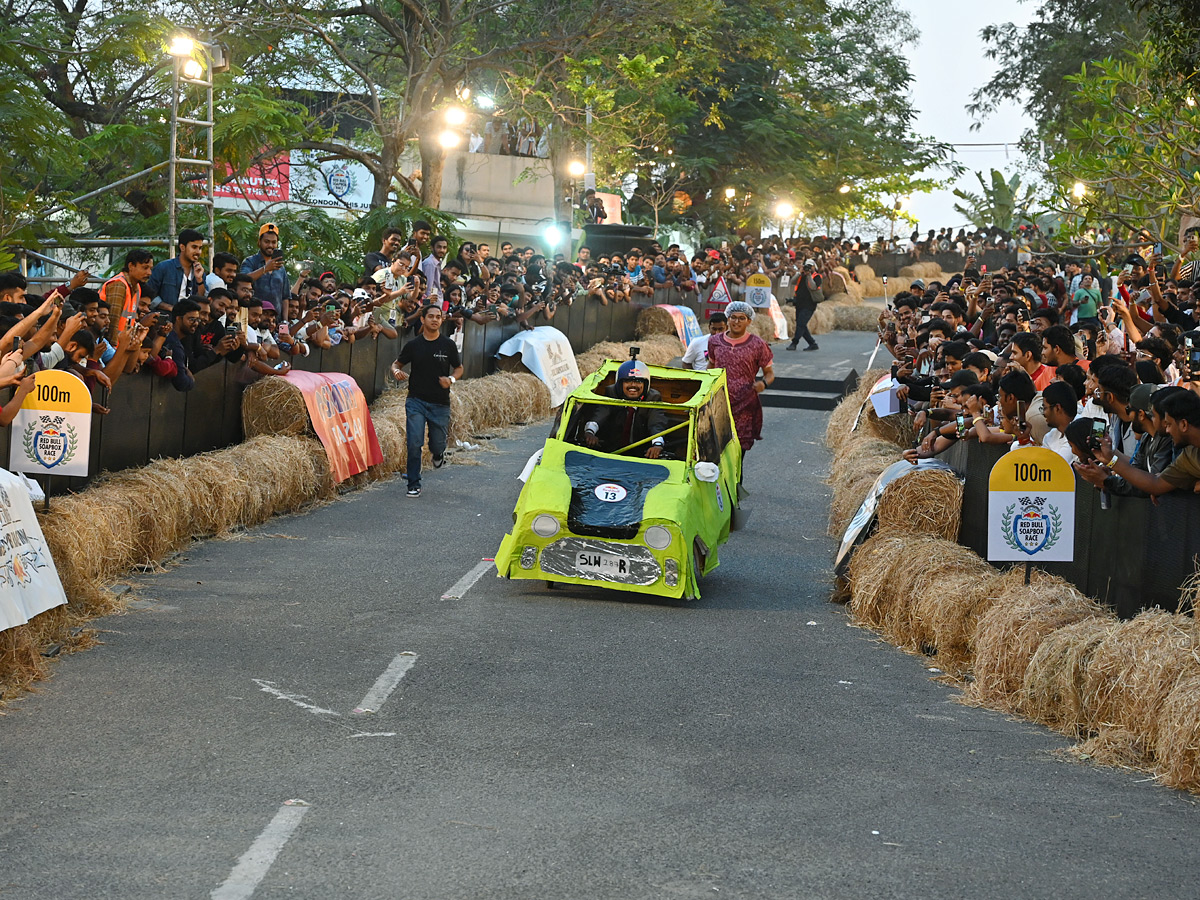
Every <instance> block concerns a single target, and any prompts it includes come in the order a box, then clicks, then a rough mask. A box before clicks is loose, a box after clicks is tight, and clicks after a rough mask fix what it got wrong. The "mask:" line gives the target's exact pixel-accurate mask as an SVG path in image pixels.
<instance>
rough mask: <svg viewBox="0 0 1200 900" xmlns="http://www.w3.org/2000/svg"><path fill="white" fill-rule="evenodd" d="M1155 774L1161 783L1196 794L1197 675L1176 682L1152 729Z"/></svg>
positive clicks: (1199, 786)
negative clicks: (1153, 735)
mask: <svg viewBox="0 0 1200 900" xmlns="http://www.w3.org/2000/svg"><path fill="white" fill-rule="evenodd" d="M1154 734H1155V741H1154V744H1153V750H1154V759H1155V771H1156V772H1157V773H1158V776H1159V778H1160V779H1161V780H1162V782H1163V783H1164V784H1168V785H1170V786H1171V787H1176V788H1183V789H1184V790H1188V791H1192V792H1193V793H1200V674H1192V675H1188V676H1186V677H1184V678H1181V679H1180V680H1179V681H1178V682H1176V684H1175V686H1174V688H1172V689H1171V692H1170V693H1169V694H1168V695H1167V697H1166V699H1165V700H1163V703H1162V706H1161V708H1160V709H1159V713H1158V721H1157V722H1156V723H1155V727H1154Z"/></svg>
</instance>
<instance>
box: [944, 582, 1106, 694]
mask: <svg viewBox="0 0 1200 900" xmlns="http://www.w3.org/2000/svg"><path fill="white" fill-rule="evenodd" d="M1003 578H1004V584H1003V585H1000V586H999V590H998V592H997V594H996V597H995V598H994V602H993V603H992V606H991V608H990V609H989V610H988V611H987V612H986V613H985V614H984V615H983V616H982V617H980V619H979V622H978V625H977V626H976V628H975V635H974V638H973V644H974V647H975V666H974V674H975V680H974V682H972V684H971V685H970V686H969V688H968V689H967V695H968V697H969V698H970V699H972V700H974V701H975V702H977V703H980V704H982V705H985V706H992V707H995V708H997V709H1004V710H1010V711H1015V708H1016V705H1017V703H1018V700H1019V698H1018V695H1019V692H1020V690H1021V687H1022V685H1023V684H1024V681H1025V670H1026V668H1027V667H1028V666H1029V661H1030V660H1031V659H1033V655H1034V654H1035V653H1036V652H1037V650H1038V647H1039V646H1041V643H1042V641H1043V640H1045V639H1046V637H1047V636H1049V635H1050V634H1051V633H1053V632H1054V631H1057V630H1058V629H1059V628H1063V627H1065V626H1067V625H1071V624H1074V623H1075V622H1079V621H1082V620H1083V619H1088V618H1100V617H1103V616H1104V615H1105V610H1104V609H1103V608H1102V607H1100V606H1098V605H1097V604H1096V603H1095V602H1094V601H1092V600H1089V599H1088V598H1087V597H1085V596H1083V595H1082V594H1081V593H1079V591H1077V590H1076V589H1075V588H1074V587H1073V586H1072V585H1070V584H1069V583H1067V582H1066V581H1064V580H1063V579H1062V578H1059V577H1057V576H1054V575H1047V574H1046V573H1045V572H1041V571H1037V570H1035V571H1034V572H1033V573H1032V577H1031V581H1030V584H1028V585H1026V584H1025V583H1024V579H1025V573H1024V570H1023V569H1021V568H1013V569H1010V570H1009V571H1008V572H1007V573H1005V575H1004V576H1003Z"/></svg>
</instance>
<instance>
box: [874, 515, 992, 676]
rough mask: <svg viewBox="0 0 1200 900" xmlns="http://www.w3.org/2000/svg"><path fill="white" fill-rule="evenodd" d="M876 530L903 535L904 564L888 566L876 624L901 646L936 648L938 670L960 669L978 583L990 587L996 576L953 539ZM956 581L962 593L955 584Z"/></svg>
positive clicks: (922, 649) (965, 655) (964, 662)
mask: <svg viewBox="0 0 1200 900" xmlns="http://www.w3.org/2000/svg"><path fill="white" fill-rule="evenodd" d="M880 533H881V534H892V535H897V536H898V537H900V538H902V544H903V548H904V549H903V550H902V551H901V554H900V555H901V557H902V558H903V559H904V560H905V564H904V566H903V568H901V569H899V570H893V571H892V582H891V584H890V585H889V589H888V591H887V593H886V594H885V595H884V596H885V599H887V600H889V601H890V602H888V603H887V604H886V607H885V608H884V609H883V615H882V617H881V620H880V623H879V625H878V628H879V630H880V631H881V633H882V634H883V635H884V636H885V637H886V638H887V639H888V640H890V641H891V642H892V643H894V644H896V645H897V646H898V647H901V648H903V649H905V650H909V651H912V652H916V653H924V654H930V655H934V654H936V656H937V658H938V660H939V665H941V667H942V668H943V670H945V671H947V672H950V673H951V674H955V675H959V674H963V673H965V671H966V670H967V669H968V668H969V665H970V653H969V649H968V648H969V639H968V636H967V635H966V634H965V633H964V632H965V631H966V629H965V627H964V623H965V622H967V621H970V615H969V612H970V611H971V610H973V609H974V608H975V606H976V601H977V600H978V599H979V594H980V591H981V589H982V591H983V592H984V593H985V594H987V593H989V592H990V590H991V589H992V586H993V584H994V582H995V581H996V580H997V579H998V578H999V576H998V575H997V574H996V572H995V570H994V569H992V567H991V566H989V565H988V564H987V563H986V562H984V561H983V560H982V559H980V558H979V556H978V555H976V554H975V553H974V552H973V551H971V550H969V549H968V548H966V547H962V546H960V545H958V544H956V543H954V542H953V541H947V540H945V539H943V538H939V537H936V536H933V535H927V534H914V533H911V532H895V531H885V530H883V529H881V530H880ZM960 586H961V587H962V588H963V589H964V591H965V593H959V592H957V591H955V590H954V589H955V588H956V587H960ZM943 647H944V648H945V649H944V650H943Z"/></svg>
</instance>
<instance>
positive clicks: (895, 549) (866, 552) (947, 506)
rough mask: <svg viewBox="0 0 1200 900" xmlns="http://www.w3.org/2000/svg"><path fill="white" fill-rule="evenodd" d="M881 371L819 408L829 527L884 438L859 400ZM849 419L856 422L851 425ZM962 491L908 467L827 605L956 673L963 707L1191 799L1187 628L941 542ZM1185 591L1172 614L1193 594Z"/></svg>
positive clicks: (1186, 621)
mask: <svg viewBox="0 0 1200 900" xmlns="http://www.w3.org/2000/svg"><path fill="white" fill-rule="evenodd" d="M881 374H883V373H882V372H869V373H867V374H866V375H864V376H863V378H862V380H861V382H860V384H859V386H858V389H857V391H855V393H854V394H851V395H850V396H848V397H847V398H846V399H845V400H843V401H842V403H841V404H839V406H838V407H837V409H835V410H834V412H833V414H832V415H831V416H830V421H829V425H828V428H827V431H826V435H825V443H826V445H827V446H828V447H829V448H830V449H831V450H832V451H833V453H834V459H833V462H832V465H831V468H830V483H831V484H833V486H834V496H833V500H832V502H831V504H830V522H831V530H833V531H835V532H836V531H839V530H840V528H842V527H843V525H844V523H845V522H847V521H848V520H849V518H850V517H851V516H852V515H853V513H854V511H855V510H856V509H857V507H858V505H859V504H860V503H861V501H862V499H863V497H864V496H865V494H866V491H867V490H868V489H869V486H870V484H871V482H873V481H874V478H875V475H876V474H877V472H878V471H881V470H882V469H883V468H884V467H886V465H888V464H889V463H890V461H892V460H893V459H895V458H896V457H897V456H898V453H899V448H898V447H897V446H896V445H895V444H894V443H891V442H889V441H888V440H886V439H885V438H893V439H895V438H898V437H899V435H898V434H897V433H896V429H894V428H892V427H891V426H890V423H888V422H887V421H886V420H885V421H883V422H880V421H879V420H877V419H873V418H872V414H871V413H869V412H861V413H860V410H861V409H862V405H863V402H864V400H865V399H866V396H867V394H868V392H869V390H870V387H871V385H872V384H874V382H875V381H876V380H877V378H878V376H880V375H881ZM856 421H857V422H858V428H857V430H853V429H854V425H855V422H856ZM961 504H962V486H961V484H960V483H959V482H958V479H957V478H955V477H954V476H952V475H949V474H947V473H944V472H934V471H930V472H915V473H913V474H911V475H907V476H905V477H903V478H900V479H898V480H897V481H895V482H893V483H892V484H890V485H888V487H887V488H885V489H884V491H883V494H882V495H881V497H880V500H879V505H878V508H877V513H876V518H877V525H878V527H877V531H876V533H875V534H873V535H872V536H870V537H869V538H867V539H866V540H865V541H864V542H863V543H862V544H861V545H859V546H858V547H857V548H856V550H855V552H854V555H853V557H852V558H851V560H850V565H849V575H848V579H847V581H846V582H845V583H843V584H841V585H839V588H840V595H835V599H845V600H847V601H848V609H849V612H850V615H851V616H852V617H853V619H854V621H855V622H856V623H857V624H860V625H863V626H864V627H868V628H871V629H874V630H876V631H878V632H879V633H880V634H882V635H883V636H884V637H886V638H887V639H888V640H889V641H891V642H892V643H894V644H896V645H897V646H899V647H901V648H903V649H905V650H906V651H909V652H912V653H920V654H924V655H926V656H929V657H931V658H932V660H933V661H934V662H935V664H936V665H937V666H938V667H939V668H941V669H942V670H943V671H944V672H946V673H947V674H948V675H950V676H952V677H954V678H957V679H966V680H967V681H965V683H964V684H963V687H964V691H965V698H966V700H968V701H969V702H970V703H973V704H976V705H980V706H987V707H990V708H993V709H998V710H1002V711H1004V712H1007V713H1016V714H1020V715H1024V716H1026V717H1028V718H1030V719H1032V720H1034V721H1036V722H1040V723H1042V724H1045V725H1048V726H1049V727H1051V728H1054V729H1055V730H1057V731H1060V732H1062V733H1064V734H1066V735H1069V736H1070V737H1072V738H1074V739H1077V740H1079V741H1081V742H1082V743H1080V744H1079V745H1078V747H1077V748H1076V755H1077V756H1078V757H1079V758H1081V759H1087V760H1091V761H1093V762H1096V763H1100V764H1110V765H1121V766H1127V767H1136V768H1139V769H1142V770H1144V771H1148V772H1152V773H1154V774H1155V775H1156V776H1157V777H1158V778H1159V779H1160V780H1161V781H1163V782H1164V783H1165V784H1169V785H1172V786H1174V787H1179V788H1184V789H1186V790H1190V791H1193V792H1196V793H1200V631H1198V630H1197V626H1196V623H1195V621H1194V619H1193V618H1192V617H1191V616H1189V615H1184V614H1173V613H1167V612H1163V611H1162V610H1158V609H1153V610H1147V611H1145V612H1142V613H1141V614H1140V615H1138V616H1137V617H1135V618H1133V619H1131V620H1129V621H1125V622H1122V621H1119V620H1117V618H1116V616H1115V615H1114V614H1113V612H1112V611H1111V610H1109V609H1107V608H1105V607H1103V606H1101V605H1100V604H1098V603H1096V602H1095V601H1093V600H1091V599H1090V598H1088V597H1086V596H1084V595H1083V594H1081V593H1080V592H1079V591H1078V590H1077V589H1076V588H1074V587H1073V586H1072V585H1071V584H1069V583H1068V582H1066V581H1065V580H1063V579H1061V578H1058V577H1056V576H1051V575H1047V574H1046V573H1044V572H1040V571H1037V570H1034V571H1033V572H1031V573H1030V583H1029V584H1026V583H1025V573H1024V571H1023V570H1022V569H1020V568H1014V569H1010V570H1009V571H1007V572H1001V571H999V570H997V569H995V568H993V567H991V566H990V565H988V564H987V563H986V562H985V561H984V560H982V559H980V558H979V557H978V556H977V555H976V554H974V553H973V552H972V551H970V550H968V549H966V548H964V547H960V546H959V545H958V544H956V543H953V540H954V538H955V537H956V535H957V529H958V526H959V524H960V523H961ZM1196 592H1197V587H1196V585H1192V586H1191V587H1190V588H1189V589H1188V590H1186V591H1185V596H1184V597H1183V605H1182V606H1181V608H1184V609H1188V608H1190V606H1191V605H1192V604H1193V603H1194V602H1195V599H1196V598H1195V594H1196Z"/></svg>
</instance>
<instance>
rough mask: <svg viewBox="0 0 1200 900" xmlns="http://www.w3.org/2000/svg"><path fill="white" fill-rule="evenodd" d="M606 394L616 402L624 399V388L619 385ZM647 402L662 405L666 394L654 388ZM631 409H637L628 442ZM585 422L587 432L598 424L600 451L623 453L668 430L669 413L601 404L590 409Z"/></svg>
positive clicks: (631, 423) (612, 386) (643, 450)
mask: <svg viewBox="0 0 1200 900" xmlns="http://www.w3.org/2000/svg"><path fill="white" fill-rule="evenodd" d="M604 393H605V394H606V395H607V396H609V397H612V398H614V399H621V398H622V397H623V395H622V393H621V388H620V385H616V384H610V385H609V386H608V387H606V388H605V389H604ZM645 402H646V403H661V402H662V394H660V393H659V392H658V391H656V390H654V388H650V390H648V391H647V392H646V398H645ZM630 409H633V421H632V422H630V423H629V425H630V428H629V434H628V439H626V435H625V426H626V423H627V421H628V412H629V410H630ZM583 421H584V426H583V428H584V430H587V425H588V423H590V422H595V423H596V426H597V431H596V433H597V434H598V435H599V437H600V449H601V450H603V451H604V452H605V453H612V452H613V451H614V450H620V449H621V448H622V447H626V446H628V445H629V444H633V443H636V442H637V441H640V440H642V438H646V437H649V436H650V435H652V434H658V433H659V432H660V431H662V430H664V429H665V428H667V414H666V412H665V411H663V410H661V409H646V408H644V407H637V408H634V407H629V406H598V405H597V406H593V407H591V408H590V409H589V410H588V412H587V415H586V417H585V418H584V420H583ZM642 452H645V448H644V447H643V448H642Z"/></svg>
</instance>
